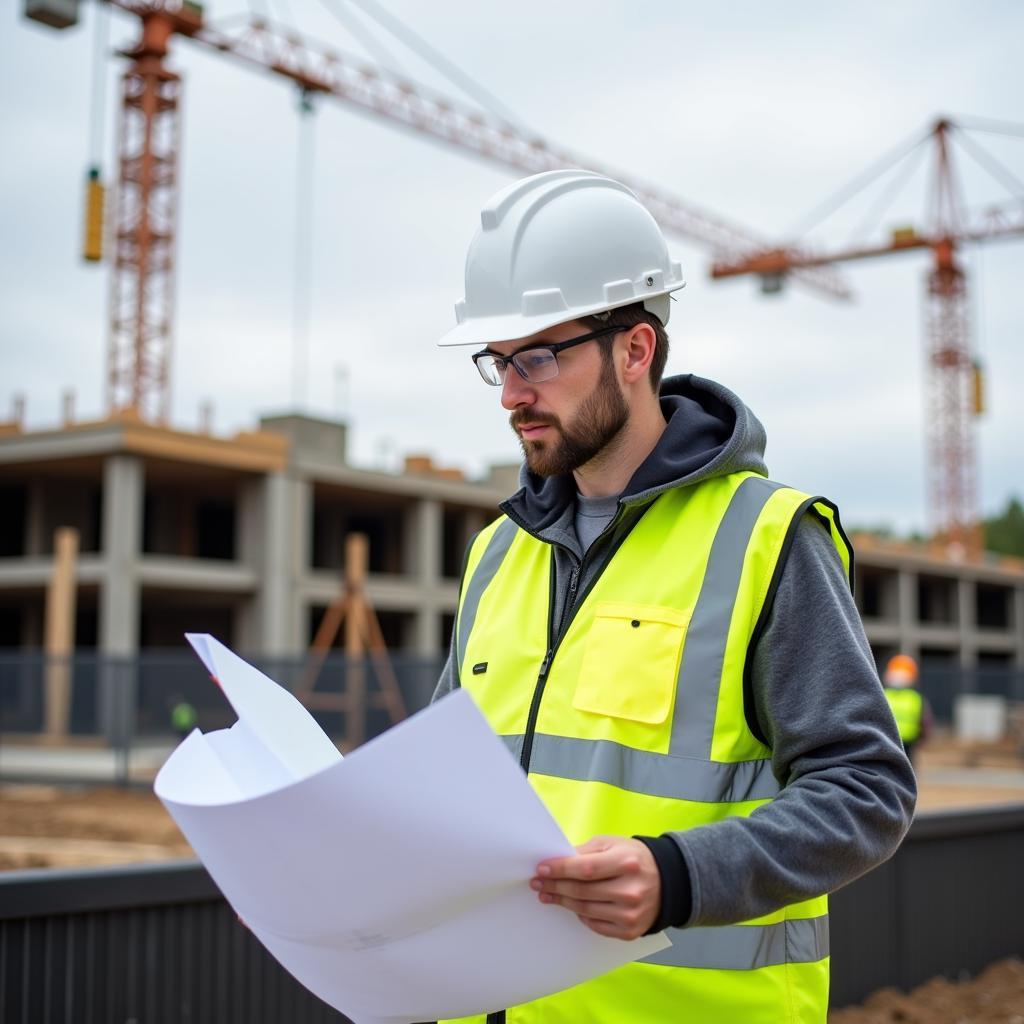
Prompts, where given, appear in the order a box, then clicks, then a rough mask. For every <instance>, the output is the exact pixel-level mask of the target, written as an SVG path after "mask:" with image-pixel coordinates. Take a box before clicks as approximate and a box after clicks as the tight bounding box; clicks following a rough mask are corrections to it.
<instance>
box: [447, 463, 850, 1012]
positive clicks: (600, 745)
mask: <svg viewBox="0 0 1024 1024" xmlns="http://www.w3.org/2000/svg"><path fill="white" fill-rule="evenodd" d="M811 507H813V508H814V509H815V510H816V511H817V512H818V513H819V515H820V516H821V517H822V518H823V520H824V521H825V522H826V523H827V524H828V525H829V527H830V529H831V532H832V536H833V540H834V541H835V544H836V547H837V548H838V550H839V553H840V556H841V557H842V560H843V563H844V565H845V566H846V571H847V574H849V572H850V561H851V558H852V553H851V550H850V547H849V545H848V542H847V541H846V539H845V536H844V535H843V533H842V529H841V527H840V525H839V522H838V516H837V513H836V509H835V506H833V505H832V504H831V503H829V502H827V501H825V500H824V499H822V498H812V497H810V496H808V495H806V494H801V493H799V492H797V491H794V490H792V489H790V488H786V487H782V486H780V485H778V484H774V483H771V482H769V481H767V480H765V479H764V478H763V477H760V476H757V475H755V474H753V473H736V474H732V475H729V476H724V477H720V478H715V479H712V480H709V481H706V482H703V483H701V484H700V485H699V486H694V487H681V488H677V489H673V490H670V491H667V492H665V493H663V494H662V495H660V496H659V497H658V498H657V499H655V500H654V502H653V503H652V504H651V506H650V507H649V508H648V509H647V510H646V511H645V512H644V514H643V516H642V518H640V520H639V522H637V523H636V525H635V526H634V527H633V529H632V530H631V531H630V533H629V534H628V536H627V537H626V539H625V540H624V541H623V543H622V545H621V547H619V549H618V550H617V552H616V553H615V555H614V557H613V558H612V559H611V561H610V562H609V563H608V564H607V566H606V567H605V568H604V570H603V572H602V573H601V575H600V576H599V578H598V579H597V581H596V582H595V583H594V585H593V586H592V587H591V589H590V590H589V592H588V593H586V594H585V595H584V596H583V599H582V601H579V599H578V607H577V609H576V612H575V615H574V617H573V619H572V622H571V624H570V625H569V626H568V628H567V630H566V631H565V633H564V635H563V636H562V638H561V641H560V643H558V644H557V648H556V650H555V651H554V654H553V656H549V628H550V627H549V621H548V616H549V601H550V593H551V585H552V580H553V572H554V566H553V560H552V550H551V547H550V546H549V545H548V544H546V543H544V542H543V541H540V540H538V539H537V538H535V537H533V536H531V535H530V534H529V533H527V532H526V531H525V530H522V529H519V528H518V527H517V526H516V525H515V524H514V523H513V522H512V521H511V520H510V519H508V518H505V517H502V518H500V519H498V520H497V521H496V522H494V523H493V524H491V525H490V526H489V527H487V528H486V529H484V530H483V531H482V532H481V533H480V535H479V536H478V537H477V539H476V540H475V542H474V543H473V545H472V548H471V550H470V554H469V557H468V560H467V565H466V572H465V576H464V578H463V585H462V590H461V593H460V598H459V612H458V618H457V622H456V642H455V647H456V657H457V661H458V671H459V678H460V680H461V684H462V686H464V687H465V688H466V689H468V690H469V691H470V692H471V693H472V695H473V697H474V699H475V701H476V703H477V705H478V706H479V707H480V709H481V711H482V712H483V713H484V715H485V716H486V717H487V719H488V721H489V722H490V724H491V726H492V727H493V729H494V730H495V732H497V733H498V735H499V736H501V737H502V738H503V739H504V741H505V743H506V744H507V745H508V747H509V748H510V749H511V750H512V752H513V753H514V754H515V755H516V756H517V757H518V758H519V759H520V761H521V763H522V761H523V751H524V747H525V746H528V747H529V750H528V767H529V771H528V778H529V781H530V782H531V783H532V785H533V787H534V789H535V790H536V792H537V793H538V794H539V796H540V797H541V799H542V800H543V801H544V803H545V804H546V805H547V807H548V809H549V810H550V811H551V813H552V815H553V816H554V817H555V819H556V820H557V821H558V823H559V825H560V826H561V828H562V829H563V831H564V832H565V833H566V835H567V837H568V839H569V841H570V842H571V843H573V844H576V845H578V844H581V843H583V842H586V841H587V840H588V839H590V838H592V837H593V836H595V835H609V834H610V835H624V836H631V835H637V834H639V835H660V834H662V833H664V832H668V831H673V830H676V831H678V830H683V829H687V828H692V827H695V826H698V825H704V824H708V823H711V822H715V821H719V820H721V819H723V818H727V817H731V816H744V815H749V814H750V813H752V812H753V811H754V810H755V809H756V808H758V807H760V806H761V805H762V804H765V803H767V802H768V801H770V800H771V799H772V798H773V797H774V796H776V795H777V794H778V792H779V783H778V781H777V780H776V779H775V777H774V775H773V774H772V769H771V760H770V758H771V751H770V750H769V749H768V747H767V746H765V745H764V743H762V742H761V741H760V740H759V739H758V738H757V737H756V736H755V735H754V733H753V732H752V731H751V730H750V728H749V726H748V725H747V721H746V718H745V715H744V697H743V690H744V670H745V668H746V667H747V661H748V652H749V650H750V648H751V646H752V641H753V640H754V638H755V637H756V636H757V635H758V634H759V632H760V630H761V629H762V628H763V625H764V621H765V619H766V618H767V613H768V610H769V608H770V600H769V599H768V596H767V595H769V594H770V593H772V592H773V591H774V587H775V585H776V584H777V580H778V575H779V572H780V571H781V567H782V563H783V561H784V552H785V551H786V550H787V548H788V544H789V542H790V540H791V538H792V536H793V531H794V528H795V526H796V523H797V521H798V520H799V518H800V516H801V514H802V513H803V512H804V511H805V510H807V509H808V508H811ZM797 626H799V624H797ZM545 670H546V677H545V674H544V673H545ZM534 680H537V682H536V684H535V683H534ZM742 884H743V880H742V879H737V885H742ZM827 914H828V907H827V898H826V897H825V896H824V895H822V896H819V897H816V898H813V899H809V900H806V901H803V902H801V903H797V904H794V905H791V906H787V907H783V908H782V909H780V910H777V911H775V912H774V913H771V914H766V915H764V916H763V917H759V918H757V919H756V920H750V921H744V922H742V923H740V924H736V925H730V926H727V927H694V928H686V929H679V928H670V929H668V936H669V938H670V939H671V941H672V945H671V947H670V948H668V949H665V950H662V951H661V952H658V953H656V954H654V955H652V956H648V957H646V958H644V959H643V960H642V961H638V962H635V963H632V964H627V965H625V966H624V967H621V968H618V969H617V970H614V971H611V972H609V973H607V974H605V975H602V976H601V977H598V978H595V979H593V980H591V981H588V982H584V983H583V984H580V985H576V986H574V987H572V988H569V989H566V990H565V991H563V992H558V993H556V994H554V995H551V996H547V997H545V998H542V999H538V1000H536V1001H533V1002H530V1003H527V1004H524V1005H522V1006H516V1007H511V1008H508V1010H507V1016H506V1020H507V1022H508V1024H521V1022H537V1024H540V1022H543V1024H563V1022H564V1024H570V1022H572V1024H578V1022H581V1021H587V1022H598V1024H600V1022H623V1021H629V1022H648V1021H650V1022H654V1021H658V1022H663V1021H673V1022H680V1024H685V1022H700V1024H706V1022H708V1021H727V1022H743V1024H780V1022H785V1021H788V1022H800V1024H810V1022H815V1024H820V1022H823V1021H824V1020H825V1016H826V1010H827V1006H828V962H829V961H828V917H827ZM499 926H500V924H499ZM495 970H501V964H497V963H496V964H495ZM482 1009H484V1008H482ZM488 1009H490V1010H492V1011H493V1010H495V1009H500V1008H494V1007H491V1008H488ZM484 1019H485V1017H484V1016H478V1017H472V1018H465V1020H467V1021H468V1020H472V1021H478V1022H483V1021H484Z"/></svg>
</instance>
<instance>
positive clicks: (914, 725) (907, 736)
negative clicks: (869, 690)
mask: <svg viewBox="0 0 1024 1024" xmlns="http://www.w3.org/2000/svg"><path fill="white" fill-rule="evenodd" d="M885 699H886V700H887V701H888V702H889V707H890V708H892V713H893V717H894V718H895V719H896V728H897V729H898V730H899V733H900V739H901V740H903V742H904V743H913V742H914V740H916V739H917V738H918V736H920V735H921V713H922V711H923V709H924V698H923V697H922V696H921V694H920V693H919V692H918V691H917V690H910V689H902V688H899V687H890V686H887V687H886V688H885Z"/></svg>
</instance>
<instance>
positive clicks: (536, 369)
mask: <svg viewBox="0 0 1024 1024" xmlns="http://www.w3.org/2000/svg"><path fill="white" fill-rule="evenodd" d="M509 363H511V364H512V366H513V367H515V369H516V372H517V373H518V374H519V376H520V377H522V378H523V380H525V381H528V382H529V383H531V384H539V383H540V382H541V381H545V380H550V379H551V378H552V377H556V376H558V358H557V357H556V355H555V353H554V352H552V351H551V349H549V348H531V349H529V350H528V351H526V352H517V353H516V354H515V355H514V356H511V357H510V358H509V359H503V358H502V357H501V356H494V355H491V353H489V352H485V353H483V354H482V355H480V356H478V357H477V359H476V367H477V369H478V370H479V371H480V376H481V377H483V379H484V380H485V381H487V383H488V384H494V385H498V384H503V383H504V382H505V374H506V373H507V372H508V366H509Z"/></svg>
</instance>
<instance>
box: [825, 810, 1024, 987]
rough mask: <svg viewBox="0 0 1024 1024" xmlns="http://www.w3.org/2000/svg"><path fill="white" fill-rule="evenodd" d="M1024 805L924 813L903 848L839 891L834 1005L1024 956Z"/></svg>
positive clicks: (834, 928) (834, 932) (833, 903)
mask: <svg viewBox="0 0 1024 1024" xmlns="http://www.w3.org/2000/svg"><path fill="white" fill-rule="evenodd" d="M1022 883H1024V805H1017V806H1012V807H1003V808H989V809H985V808H981V809H977V810H975V809H972V810H966V811H957V812H950V813H945V814H929V815H922V816H921V817H920V818H918V819H917V820H916V821H915V822H914V824H913V825H912V826H911V829H910V832H909V834H908V835H907V838H906V840H905V841H904V843H903V845H902V846H901V847H900V849H899V851H898V852H897V853H896V855H895V856H894V857H893V858H892V859H891V860H889V861H887V862H886V863H885V864H883V865H881V866H880V867H878V868H876V869H875V870H874V871H872V872H871V873H870V874H868V875H866V876H865V877H864V878H861V879H858V880H857V881H856V882H854V883H853V884H852V885H849V886H847V887H846V888H845V889H841V890H840V891H839V892H837V893H835V894H833V896H832V897H831V899H830V904H831V912H832V929H831V931H832V1005H833V1006H846V1005H848V1004H850V1003H857V1002H860V1001H861V1000H862V999H864V997H865V996H867V995H869V994H870V993H871V992H874V991H876V990H877V989H879V988H882V987H884V986H886V985H896V986H897V987H899V988H901V989H904V990H906V989H910V988H913V987H914V986H916V985H920V984H921V983H922V982H924V981H927V980H928V979H929V978H931V977H934V976H935V975H943V976H945V977H948V978H954V979H955V978H957V977H959V976H960V975H962V974H965V973H969V974H974V973H976V972H978V971H979V970H981V969H982V968H983V967H985V966H986V965H987V964H989V963H992V962H993V961H994V960H998V959H1001V958H1002V957H1007V956H1024V915H1022V913H1021V905H1020V896H1019V894H1020V891H1021V886H1022Z"/></svg>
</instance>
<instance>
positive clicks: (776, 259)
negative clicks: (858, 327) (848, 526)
mask: <svg viewBox="0 0 1024 1024" xmlns="http://www.w3.org/2000/svg"><path fill="white" fill-rule="evenodd" d="M978 125H979V127H983V130H991V131H1005V133H1006V134H1021V135H1024V130H1022V129H1019V128H1017V129H1016V130H1010V129H1011V127H1013V126H1001V125H994V124H992V123H990V122H978ZM962 127H963V124H961V125H955V124H954V123H953V122H952V121H950V120H948V119H946V118H940V119H939V120H938V121H936V123H935V124H934V126H932V127H931V128H930V130H929V131H928V132H927V134H926V135H925V136H924V137H923V138H922V139H920V140H919V141H918V142H916V144H915V145H913V146H912V147H911V149H910V150H909V151H905V152H904V153H903V154H902V155H901V157H900V159H903V158H904V157H905V156H909V154H910V153H912V152H913V151H914V150H915V149H918V148H919V147H921V146H931V147H932V178H931V184H930V191H929V197H928V222H927V224H926V225H925V226H924V227H923V228H922V229H921V230H918V229H917V228H914V227H902V228H898V229H896V230H895V231H893V233H892V236H891V238H890V239H889V241H888V242H886V243H885V244H881V245H870V246H855V247H850V248H845V249H843V248H841V249H836V250H834V251H816V250H814V249H810V248H807V247H805V246H796V245H777V246H773V247H760V248H754V249H751V250H749V251H748V252H745V253H742V254H739V255H735V256H732V257H726V258H720V259H717V260H716V261H715V262H714V263H713V265H712V267H711V276H712V278H714V279H722V278H727V277H735V276H738V275H741V274H755V275H758V276H759V277H760V279H761V286H762V291H764V292H767V293H772V292H777V291H779V290H781V288H782V285H783V283H784V281H785V279H786V277H787V276H788V275H790V274H793V273H795V272H799V271H804V270H809V269H823V268H825V267H829V266H832V265H834V264H836V263H840V262H846V261H850V260H864V259H870V258H873V257H876V256H890V255H893V254H896V253H904V252H910V251H913V250H919V249H925V250H928V251H929V252H930V253H931V258H932V266H931V269H930V271H929V272H928V275H927V279H926V294H925V322H924V330H925V346H926V353H927V362H928V381H927V389H928V397H927V402H926V403H925V412H926V418H927V423H926V431H927V438H928V498H929V505H930V513H931V517H932V525H933V533H934V536H935V538H936V539H937V540H939V541H940V542H943V543H945V544H947V545H953V546H955V550H959V551H961V552H962V553H964V554H965V555H967V556H968V557H978V556H979V555H980V554H981V551H982V534H981V523H980V516H979V512H978V493H977V492H978V483H977V462H976V453H975V438H974V431H973V427H972V420H973V418H974V416H975V415H977V414H978V413H980V412H981V411H982V408H981V406H982V398H981V376H980V367H979V365H978V364H977V363H976V361H975V360H974V359H973V358H972V354H971V339H970V329H969V323H968V291H967V278H966V275H965V272H964V269H963V265H962V262H961V259H960V251H961V250H962V249H963V247H964V246H965V245H967V244H971V243H981V242H990V241H995V240H998V239H1010V238H1019V237H1021V236H1022V235H1024V184H1021V183H1020V182H1019V181H1017V180H1016V179H1015V178H1013V176H1012V175H1010V174H1009V173H1008V172H1006V171H1005V169H1002V168H1001V166H1000V165H998V164H997V163H996V162H995V161H993V160H992V158H991V157H990V156H989V155H988V154H985V156H986V161H985V162H984V163H982V161H981V159H980V157H979V156H978V155H977V152H975V151H973V150H967V151H968V152H969V153H971V154H972V155H974V156H975V159H976V160H978V162H979V163H982V166H985V167H986V170H988V171H989V172H990V173H993V175H994V176H996V177H999V178H1000V179H1001V180H1002V181H1003V183H1004V184H1005V183H1006V182H1007V181H1009V182H1010V183H1011V186H1010V190H1011V193H1013V194H1015V198H1014V199H1013V200H1012V201H1010V202H1008V203H1003V204H1001V205H993V206H988V207H986V208H985V209H983V210H980V211H976V212H972V211H971V210H969V209H968V207H967V206H966V204H965V203H964V200H963V196H962V195H961V190H960V183H959V178H958V175H957V173H956V170H955V168H954V165H953V161H952V147H951V140H952V139H953V138H954V136H956V137H958V138H959V140H960V141H961V145H964V143H965V140H964V139H963V132H962V130H961V128H962ZM978 152H980V153H982V154H984V151H983V150H981V151H978ZM993 168H996V169H998V170H999V172H1000V173H998V174H996V173H995V172H994V170H993ZM879 173H882V172H879ZM874 177H876V176H872V180H874ZM844 201H845V200H844Z"/></svg>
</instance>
